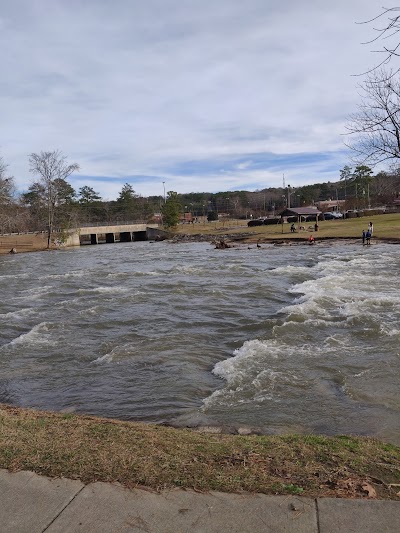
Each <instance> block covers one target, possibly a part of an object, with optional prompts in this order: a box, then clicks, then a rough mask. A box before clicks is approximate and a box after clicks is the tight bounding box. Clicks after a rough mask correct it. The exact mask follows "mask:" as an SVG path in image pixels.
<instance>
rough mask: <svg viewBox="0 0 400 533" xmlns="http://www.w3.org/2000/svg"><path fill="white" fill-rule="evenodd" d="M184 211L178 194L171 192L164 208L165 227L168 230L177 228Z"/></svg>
mask: <svg viewBox="0 0 400 533" xmlns="http://www.w3.org/2000/svg"><path fill="white" fill-rule="evenodd" d="M181 209H182V205H181V202H180V198H179V195H178V193H176V192H174V191H170V192H168V194H167V199H166V201H165V204H164V205H163V207H162V210H161V212H162V217H163V225H164V226H165V227H166V228H175V227H176V226H177V225H178V222H179V216H180V212H181Z"/></svg>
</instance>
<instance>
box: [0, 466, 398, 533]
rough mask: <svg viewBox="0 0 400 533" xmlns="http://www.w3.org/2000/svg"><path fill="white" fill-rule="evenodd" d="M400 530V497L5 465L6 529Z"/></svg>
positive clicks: (170, 532) (86, 532)
mask: <svg viewBox="0 0 400 533" xmlns="http://www.w3.org/2000/svg"><path fill="white" fill-rule="evenodd" d="M44 531H45V532H46V533H75V532H80V533H92V532H93V533H103V532H104V533H128V532H132V533H136V532H145V533H224V532H229V533H231V532H232V533H247V532H249V533H250V532H251V533H258V532H273V533H281V532H285V533H288V532H290V533H291V532H293V533H314V532H315V533H317V532H319V533H333V532H335V533H342V532H343V533H375V532H376V533H386V532H388V533H395V532H396V533H398V532H400V502H394V501H380V500H345V499H332V498H323V499H317V500H315V499H313V498H305V497H302V498H300V497H295V496H266V495H263V494H256V495H238V494H224V493H221V492H211V493H208V494H201V493H197V492H193V491H183V490H170V491H165V492H163V493H162V494H156V493H153V492H149V491H146V490H138V489H136V490H127V489H124V488H122V487H120V486H118V485H113V484H108V483H91V484H90V485H86V486H85V485H83V483H81V482H80V481H73V480H68V479H49V478H46V477H43V476H38V475H36V474H34V473H33V472H18V473H15V474H10V473H9V472H8V471H7V470H0V532H1V533H41V532H44Z"/></svg>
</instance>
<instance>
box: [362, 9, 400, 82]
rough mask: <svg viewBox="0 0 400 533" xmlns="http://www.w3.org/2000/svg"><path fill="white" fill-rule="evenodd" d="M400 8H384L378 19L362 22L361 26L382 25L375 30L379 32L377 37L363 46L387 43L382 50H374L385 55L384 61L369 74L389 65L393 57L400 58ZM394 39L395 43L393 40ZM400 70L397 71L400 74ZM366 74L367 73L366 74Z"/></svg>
mask: <svg viewBox="0 0 400 533" xmlns="http://www.w3.org/2000/svg"><path fill="white" fill-rule="evenodd" d="M399 12H400V7H399V6H395V7H383V8H382V12H381V13H379V15H377V16H376V17H374V18H372V19H370V20H366V21H364V22H360V23H359V24H370V23H372V22H377V23H378V24H380V23H381V22H382V23H381V25H380V26H378V27H376V28H374V30H375V31H376V32H377V35H376V36H375V37H374V39H371V40H370V41H367V42H365V43H363V44H371V43H375V42H378V41H385V44H384V46H383V47H382V48H381V49H380V50H373V52H376V53H378V54H382V55H383V59H382V60H381V61H379V63H378V64H377V65H375V66H374V67H373V68H372V69H371V70H370V71H369V72H373V71H374V70H377V69H379V68H381V67H383V66H384V65H387V64H388V63H389V62H390V60H391V59H392V58H393V57H399V56H400V40H399V38H398V37H397V34H398V33H399V32H400V14H397V13H399ZM393 37H394V42H393V39H392V38H393ZM398 70H399V69H397V70H396V72H398ZM364 74H366V73H364Z"/></svg>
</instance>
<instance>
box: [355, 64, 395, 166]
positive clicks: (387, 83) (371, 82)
mask: <svg viewBox="0 0 400 533" xmlns="http://www.w3.org/2000/svg"><path fill="white" fill-rule="evenodd" d="M360 88H361V91H362V94H361V98H362V101H361V104H360V105H359V106H358V107H359V109H358V112H357V113H354V114H353V115H351V116H350V119H349V122H348V123H347V125H346V129H347V132H348V134H349V137H348V141H347V142H346V143H345V144H346V145H347V146H348V147H349V148H351V149H352V150H353V151H354V153H355V157H354V160H355V161H356V162H357V163H358V164H366V163H368V164H371V165H375V164H377V163H382V162H383V161H387V160H395V159H399V158H400V79H399V77H398V76H395V75H392V74H391V73H388V72H386V71H385V70H382V69H381V70H379V71H374V72H372V73H370V74H369V75H368V77H367V79H366V81H365V82H364V83H363V85H361V86H360Z"/></svg>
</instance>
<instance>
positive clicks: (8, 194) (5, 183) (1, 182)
mask: <svg viewBox="0 0 400 533" xmlns="http://www.w3.org/2000/svg"><path fill="white" fill-rule="evenodd" d="M7 169H8V165H7V164H6V163H5V162H4V159H3V158H2V157H1V156H0V204H6V203H10V202H11V201H12V200H13V196H14V192H15V185H14V178H13V177H12V176H9V175H8V174H7Z"/></svg>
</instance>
